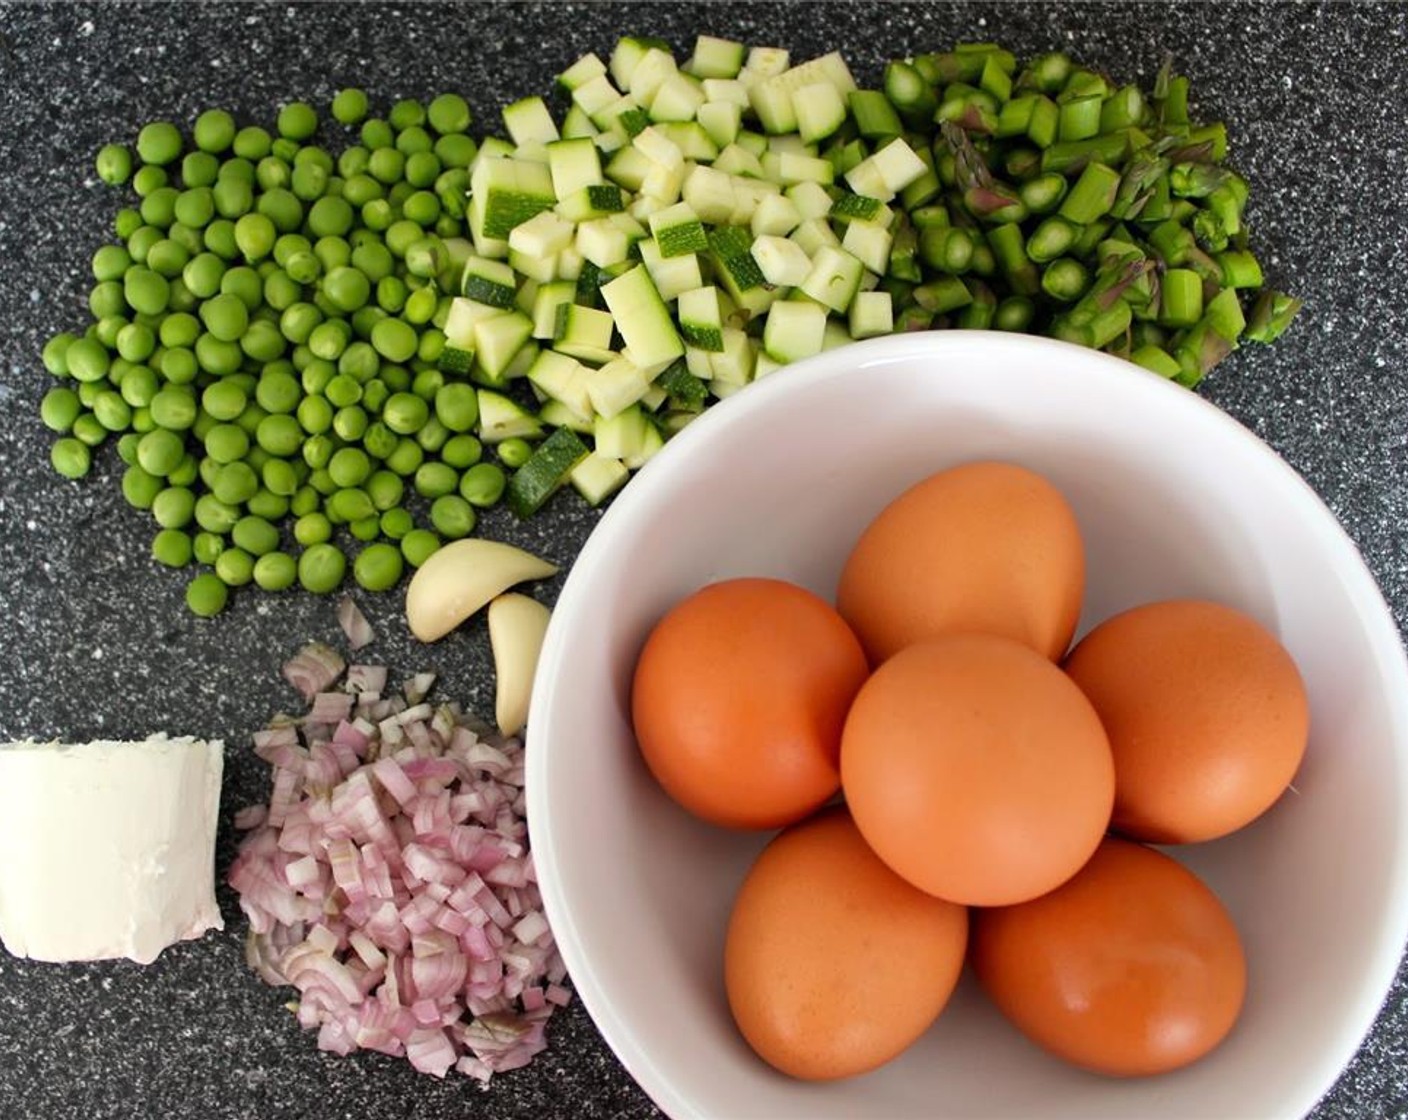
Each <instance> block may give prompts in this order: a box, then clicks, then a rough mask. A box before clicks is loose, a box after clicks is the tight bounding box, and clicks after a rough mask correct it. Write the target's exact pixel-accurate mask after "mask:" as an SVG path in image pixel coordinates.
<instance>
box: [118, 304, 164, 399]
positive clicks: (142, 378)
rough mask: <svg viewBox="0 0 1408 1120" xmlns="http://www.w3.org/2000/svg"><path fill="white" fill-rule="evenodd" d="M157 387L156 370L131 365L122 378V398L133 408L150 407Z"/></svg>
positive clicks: (158, 385) (158, 386)
mask: <svg viewBox="0 0 1408 1120" xmlns="http://www.w3.org/2000/svg"><path fill="white" fill-rule="evenodd" d="M133 325H134V326H136V325H139V324H133ZM159 388H160V383H159V382H158V381H157V376H156V372H155V371H154V370H153V369H152V368H151V367H150V366H133V367H132V368H131V369H130V370H129V371H128V372H127V373H126V374H125V375H124V376H123V378H122V399H123V400H125V401H126V402H127V403H128V404H130V405H131V406H132V407H133V408H147V409H150V406H151V403H152V401H154V400H155V399H156V394H157V391H158V389H159Z"/></svg>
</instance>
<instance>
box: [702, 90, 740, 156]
mask: <svg viewBox="0 0 1408 1120" xmlns="http://www.w3.org/2000/svg"><path fill="white" fill-rule="evenodd" d="M695 119H696V120H698V121H699V124H700V127H701V128H703V129H704V131H705V132H706V133H707V134H708V136H709V139H710V140H712V141H713V142H714V145H715V151H717V150H718V149H720V148H723V147H724V146H725V145H728V144H732V143H733V142H734V140H735V139H736V138H737V137H738V130H739V128H741V127H742V124H743V109H742V107H741V106H739V105H738V104H737V103H736V102H733V101H705V102H704V104H703V105H701V106H699V112H698V113H696V114H695Z"/></svg>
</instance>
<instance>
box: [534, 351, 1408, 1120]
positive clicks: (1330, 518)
mask: <svg viewBox="0 0 1408 1120" xmlns="http://www.w3.org/2000/svg"><path fill="white" fill-rule="evenodd" d="M975 345H976V346H979V347H989V348H991V349H992V350H994V351H997V352H1001V353H1003V354H1004V356H1009V357H1011V358H1012V359H1016V360H1021V359H1025V360H1027V361H1029V362H1032V363H1033V364H1038V363H1039V362H1040V360H1041V358H1042V357H1043V355H1044V354H1045V355H1048V356H1049V355H1050V354H1053V353H1059V354H1061V355H1062V356H1063V358H1064V359H1065V360H1066V361H1070V360H1071V359H1073V358H1074V359H1075V360H1076V361H1077V362H1081V363H1083V364H1085V365H1087V366H1088V367H1089V376H1091V377H1092V378H1096V379H1108V378H1118V379H1120V381H1121V382H1123V383H1124V384H1125V385H1126V386H1127V385H1128V384H1129V383H1130V382H1131V380H1132V379H1142V381H1143V382H1144V385H1145V389H1140V390H1136V391H1137V392H1145V391H1148V392H1151V393H1154V394H1159V393H1163V394H1166V396H1165V400H1166V402H1167V403H1166V404H1165V405H1164V407H1166V408H1173V409H1184V410H1185V411H1187V412H1188V413H1189V414H1191V415H1193V416H1194V417H1196V419H1195V421H1194V422H1195V423H1198V424H1203V425H1212V426H1213V427H1216V428H1219V429H1221V431H1222V433H1223V435H1224V436H1225V437H1227V438H1229V439H1232V440H1233V441H1235V442H1240V443H1241V444H1243V445H1244V447H1247V448H1249V449H1251V450H1252V452H1253V453H1254V454H1257V455H1259V456H1261V457H1263V458H1264V459H1265V460H1266V462H1267V466H1268V469H1269V470H1270V471H1271V472H1272V473H1273V474H1274V475H1276V476H1277V477H1278V478H1279V479H1280V481H1281V483H1282V484H1289V489H1290V490H1292V491H1298V492H1299V497H1300V499H1301V501H1302V502H1303V503H1304V505H1305V509H1306V514H1307V516H1309V517H1312V518H1314V519H1316V520H1318V521H1319V522H1320V523H1321V524H1320V526H1319V531H1320V533H1321V534H1322V535H1323V536H1324V538H1325V543H1326V548H1327V550H1328V551H1329V553H1330V555H1331V558H1332V560H1333V562H1334V564H1335V567H1336V569H1337V570H1338V572H1339V574H1340V576H1341V578H1342V579H1343V581H1344V586H1345V590H1346V594H1347V595H1348V597H1349V599H1350V601H1351V602H1352V603H1353V604H1354V607H1355V611H1356V613H1357V615H1358V618H1359V619H1360V622H1361V625H1362V627H1363V629H1364V633H1365V637H1366V640H1367V642H1368V645H1369V647H1370V649H1371V651H1372V655H1373V659H1374V661H1375V663H1376V664H1377V665H1378V666H1379V667H1380V668H1381V670H1382V671H1383V674H1384V675H1385V676H1389V677H1396V678H1397V679H1398V680H1399V682H1400V684H1401V685H1402V686H1403V687H1402V688H1400V689H1398V690H1396V691H1395V692H1394V693H1392V694H1391V695H1390V696H1389V697H1388V698H1387V701H1388V706H1389V709H1390V720H1391V723H1390V726H1391V727H1393V728H1395V729H1396V732H1397V734H1396V735H1395V741H1396V742H1398V743H1399V744H1400V746H1402V745H1403V744H1405V743H1408V653H1405V648H1404V639H1403V636H1402V635H1401V633H1400V632H1399V629H1398V626H1397V623H1396V622H1395V620H1394V618H1393V613H1392V610H1391V609H1390V607H1389V605H1388V603H1387V601H1386V600H1385V599H1384V597H1383V593H1382V591H1381V589H1380V588H1379V585H1378V583H1377V581H1376V580H1375V578H1374V576H1373V573H1372V572H1371V571H1370V569H1369V567H1368V565H1367V563H1366V562H1365V560H1364V557H1363V555H1362V554H1361V553H1360V551H1359V549H1358V547H1357V546H1356V545H1355V543H1354V541H1353V540H1352V538H1351V537H1350V536H1349V533H1348V532H1347V531H1346V530H1345V528H1344V526H1343V525H1342V524H1341V523H1340V521H1339V518H1338V517H1336V516H1335V514H1334V512H1333V511H1332V510H1331V509H1330V508H1329V506H1328V505H1326V504H1325V502H1324V500H1323V499H1322V498H1321V497H1320V495H1319V494H1318V493H1317V492H1316V491H1315V489H1314V488H1313V487H1312V486H1311V485H1310V484H1309V483H1308V482H1307V481H1306V480H1305V479H1304V478H1303V477H1302V476H1301V475H1300V473H1299V472H1298V471H1297V470H1296V469H1295V468H1294V467H1292V466H1291V465H1290V463H1289V462H1287V461H1286V460H1285V459H1284V458H1283V457H1282V456H1281V455H1280V454H1279V453H1278V452H1277V451H1276V450H1275V448H1273V447H1272V446H1271V445H1270V444H1268V443H1267V442H1265V441H1264V440H1262V439H1261V438H1260V437H1258V436H1257V435H1256V434H1255V433H1254V432H1252V431H1251V430H1250V429H1249V428H1247V427H1246V426H1245V425H1243V424H1242V423H1241V422H1239V421H1238V420H1237V419H1236V418H1235V417H1233V416H1232V415H1231V414H1229V413H1227V412H1225V411H1223V410H1222V409H1221V408H1219V407H1218V406H1217V405H1215V404H1213V403H1212V402H1211V401H1209V400H1207V399H1206V398H1204V397H1201V396H1198V395H1197V394H1195V393H1193V392H1190V391H1189V390H1187V389H1185V388H1183V387H1181V386H1179V385H1176V384H1175V383H1173V382H1171V381H1169V380H1167V379H1165V378H1163V377H1160V376H1159V375H1157V374H1155V373H1153V372H1151V371H1149V370H1146V369H1144V368H1142V367H1140V366H1137V365H1135V364H1134V363H1132V362H1128V361H1125V360H1124V359H1121V358H1117V357H1114V356H1112V355H1109V354H1105V353H1102V352H1100V351H1095V350H1089V349H1087V348H1085V347H1081V346H1077V345H1074V344H1072V343H1066V342H1061V341H1057V340H1054V339H1049V338H1043V337H1039V336H1035V335H1023V334H1006V333H998V332H989V331H973V330H945V331H919V332H911V333H907V334H899V335H887V336H883V337H879V338H873V339H867V340H865V341H861V342H854V343H850V344H848V345H846V346H844V347H838V348H836V349H834V350H830V351H825V352H823V353H820V354H817V355H815V356H813V357H810V358H805V359H803V360H801V361H799V362H795V363H793V364H791V365H789V366H787V367H786V368H785V369H784V370H779V371H778V372H776V373H774V374H772V375H770V376H769V377H767V378H766V379H765V380H764V381H762V382H761V383H753V384H750V385H748V386H747V390H748V391H747V392H746V393H739V394H736V395H735V396H734V397H730V398H729V399H728V400H726V401H720V402H716V403H715V405H714V406H713V407H711V408H709V409H707V410H706V411H705V413H704V414H703V415H701V416H700V417H699V418H698V419H696V420H695V421H693V422H692V423H690V424H689V425H688V426H687V427H686V428H684V429H683V430H682V431H680V432H679V433H677V434H676V435H675V436H673V437H672V438H671V439H670V440H669V441H668V442H667V443H666V445H665V446H664V448H662V449H661V450H660V451H659V453H657V454H656V455H655V456H654V457H653V458H652V459H651V460H650V462H648V463H647V464H646V465H645V466H644V467H643V468H642V469H641V470H640V471H638V472H637V473H636V475H635V476H634V477H632V479H631V480H630V484H629V485H628V486H627V487H626V488H625V489H624V490H623V491H622V492H621V493H620V494H619V495H617V496H616V498H615V499H614V500H613V501H612V503H611V505H610V506H609V507H608V509H607V510H606V512H605V513H604V514H603V516H602V518H601V520H600V521H599V522H598V523H597V524H596V526H595V527H594V528H593V529H592V532H591V534H590V535H589V536H588V538H587V541H586V543H585V544H584V545H583V547H582V549H581V551H580V552H579V553H578V555H577V558H576V560H575V561H573V563H572V566H571V568H570V570H569V572H568V574H567V578H566V581H565V582H564V585H563V587H562V590H561V593H560V594H559V596H558V599H557V603H556V605H555V606H554V608H553V612H552V618H551V620H550V622H549V624H548V629H547V633H546V635H545V637H544V641H543V646H542V652H541V655H540V657H539V661H538V667H537V670H536V674H535V678H534V684H533V695H534V696H536V697H539V698H540V699H539V701H538V705H537V711H538V713H539V720H538V723H537V724H536V726H534V725H533V724H531V723H530V725H529V727H528V729H527V733H526V740H525V741H526V756H527V757H526V765H525V779H524V780H525V786H526V791H527V819H528V828H529V836H530V842H531V844H532V850H533V858H534V866H535V868H536V870H537V878H538V886H539V890H540V893H541V895H542V899H543V908H544V912H545V914H546V916H547V918H548V921H549V923H550V925H551V927H552V929H553V931H554V937H555V940H556V944H557V948H558V951H559V952H560V953H561V955H562V959H563V962H564V963H565V965H566V967H567V970H568V974H569V975H570V977H571V982H572V985H573V987H574V988H575V989H576V991H577V992H578V994H579V995H580V997H581V999H582V1003H583V1005H584V1006H585V1008H586V1010H587V1012H588V1014H589V1016H590V1017H591V1019H592V1021H593V1022H594V1024H595V1025H596V1028H597V1030H598V1031H599V1032H600V1033H601V1035H602V1037H603V1039H604V1040H605V1041H606V1043H607V1045H608V1046H609V1047H610V1048H611V1050H612V1052H613V1053H614V1054H615V1055H616V1057H617V1059H618V1060H619V1061H620V1062H621V1064H622V1065H623V1066H624V1067H625V1068H626V1070H627V1072H628V1073H629V1074H630V1075H631V1077H632V1078H633V1079H634V1080H635V1082H636V1083H637V1084H638V1085H639V1086H640V1088H641V1089H642V1090H643V1091H644V1092H645V1093H646V1094H647V1095H648V1096H649V1097H650V1098H651V1100H652V1101H653V1102H654V1103H655V1104H656V1105H657V1106H658V1107H659V1108H660V1109H661V1110H662V1111H663V1112H664V1113H665V1114H666V1115H667V1116H670V1117H672V1118H673V1120H687V1118H698V1120H712V1118H711V1117H710V1116H709V1114H708V1113H707V1112H705V1111H702V1110H701V1109H700V1108H699V1106H698V1102H696V1101H694V1100H691V1099H689V1098H687V1097H685V1096H684V1095H682V1094H681V1093H680V1092H679V1091H678V1090H677V1089H676V1088H675V1086H674V1085H672V1084H671V1082H670V1079H669V1078H668V1077H667V1076H666V1074H665V1072H664V1071H663V1070H662V1069H660V1068H659V1066H658V1065H657V1064H656V1062H655V1061H654V1060H653V1059H652V1058H651V1056H650V1054H649V1052H648V1050H647V1049H646V1048H645V1047H643V1046H641V1045H639V1044H638V1042H637V1036H636V1032H635V1030H634V1029H633V1028H632V1027H631V1026H630V1025H629V1023H628V1022H627V1021H626V1020H625V1018H624V1017H623V1016H622V1015H620V1014H619V1011H618V1008H617V1006H616V1004H615V1002H614V1001H613V999H612V998H611V996H610V994H609V993H608V992H607V991H606V990H605V989H604V987H603V986H602V985H601V984H599V983H598V980H597V977H596V974H595V972H594V970H593V969H592V967H591V963H590V961H589V959H588V954H587V948H586V946H585V944H584V943H583V940H582V938H581V936H580V932H579V930H578V927H577V925H576V923H575V921H574V920H573V916H572V911H571V908H570V906H569V903H568V900H567V892H566V890H565V887H564V885H563V883H562V880H561V879H560V877H559V876H558V874H557V867H556V861H555V858H554V851H555V840H554V826H553V822H552V818H551V815H550V814H549V812H548V806H547V788H548V780H549V779H548V773H547V771H548V765H549V764H548V761H547V756H548V754H549V751H550V748H549V747H548V746H547V745H546V743H547V742H548V741H549V739H550V737H551V735H552V732H553V721H552V717H551V715H550V714H549V715H547V716H546V717H544V715H543V714H542V713H544V711H545V709H547V710H549V711H550V709H548V705H547V703H546V702H545V700H544V699H542V698H545V697H548V696H550V695H551V693H552V687H553V686H552V682H553V678H554V677H559V678H560V677H561V676H562V675H563V672H564V669H565V664H564V658H565V654H564V649H563V647H564V644H565V641H566V634H567V630H568V628H569V626H570V625H571V623H572V619H573V617H574V616H575V615H576V614H577V613H578V609H577V608H578V603H579V602H585V601H587V600H588V599H589V598H590V583H591V581H592V576H593V575H594V573H595V572H596V571H597V569H598V568H600V567H601V566H602V558H603V557H604V556H605V555H606V554H607V550H608V548H609V542H610V538H611V536H612V534H613V533H614V532H615V531H616V527H617V526H618V525H621V524H623V523H628V522H630V521H631V520H632V519H633V518H634V517H636V513H635V511H636V510H637V509H638V508H640V507H643V506H647V505H648V504H649V503H650V497H651V495H652V494H653V493H654V491H656V490H658V489H661V488H663V487H665V486H666V479H667V478H668V475H669V471H670V469H671V465H672V464H674V463H675V462H677V461H683V460H685V459H686V458H687V457H688V456H691V455H693V454H695V449H696V446H703V445H706V444H707V443H708V441H710V440H712V439H713V438H714V433H715V432H716V431H721V430H723V429H725V428H726V427H727V426H729V425H734V424H738V423H741V422H742V421H743V420H744V417H745V416H746V415H747V413H748V412H749V411H755V412H756V411H758V410H761V409H766V408H767V407H769V402H770V400H771V399H772V398H773V397H780V396H785V395H788V394H797V393H802V392H805V391H807V388H808V386H811V385H813V384H814V383H823V382H829V381H833V380H836V379H838V378H845V377H853V376H858V375H859V374H860V373H861V371H863V370H865V369H867V368H873V367H875V366H881V365H891V364H896V363H903V362H905V361H907V360H913V359H915V358H919V357H923V358H926V359H931V360H932V359H934V358H935V357H936V356H940V355H942V354H943V353H944V352H945V351H950V350H955V351H963V350H969V349H971V348H972V347H973V346H975ZM720 406H726V407H720ZM1400 753H1401V754H1402V757H1403V762H1404V764H1405V767H1406V768H1408V752H1402V751H1401V752H1400ZM1398 800H1399V802H1400V803H1401V804H1402V805H1404V807H1405V808H1408V786H1404V787H1403V788H1400V790H1399V793H1398ZM1390 862H1391V865H1392V866H1393V868H1394V872H1393V874H1392V875H1391V876H1390V882H1391V883H1392V884H1393V885H1392V887H1391V888H1390V894H1389V897H1388V898H1387V899H1386V900H1385V905H1384V911H1383V913H1384V919H1383V921H1381V922H1380V924H1379V930H1378V934H1377V937H1376V940H1375V943H1374V947H1373V951H1372V953H1371V954H1369V958H1370V959H1369V967H1368V971H1367V975H1368V976H1370V977H1371V978H1372V982H1371V983H1365V984H1363V985H1361V987H1360V990H1359V991H1358V992H1356V993H1355V995H1354V996H1353V998H1352V1000H1351V1001H1350V1005H1349V1007H1348V1009H1347V1011H1346V1013H1345V1015H1344V1017H1343V1022H1342V1023H1341V1025H1340V1027H1339V1029H1338V1030H1337V1031H1336V1036H1335V1039H1334V1042H1333V1044H1332V1045H1330V1046H1327V1047H1325V1048H1324V1049H1323V1051H1322V1053H1321V1055H1320V1057H1319V1059H1318V1061H1317V1062H1316V1063H1315V1069H1314V1070H1313V1072H1311V1073H1309V1074H1308V1080H1309V1082H1310V1083H1313V1084H1314V1086H1315V1090H1316V1091H1315V1098H1314V1100H1310V1101H1307V1102H1306V1107H1307V1108H1311V1107H1313V1106H1314V1103H1315V1101H1316V1100H1319V1099H1320V1098H1321V1097H1323V1096H1324V1095H1325V1093H1326V1092H1328V1091H1329V1090H1330V1088H1331V1087H1333V1085H1334V1084H1335V1082H1336V1081H1337V1080H1338V1078H1339V1077H1340V1075H1341V1074H1342V1073H1343V1072H1344V1070H1345V1069H1346V1068H1347V1067H1348V1065H1349V1063H1350V1061H1351V1060H1352V1059H1353V1057H1354V1056H1355V1054H1356V1053H1357V1052H1358V1050H1359V1048H1360V1047H1361V1046H1362V1045H1363V1042H1364V1040H1365V1039H1366V1038H1367V1037H1368V1035H1369V1032H1370V1031H1371V1030H1372V1028H1373V1026H1374V1022H1375V1020H1376V1018H1377V1017H1378V1014H1379V1012H1380V1011H1381V1009H1382V1008H1383V1006H1384V1005H1385V1002H1386V1000H1387V998H1388V996H1389V994H1390V992H1391V989H1392V985H1393V981H1394V978H1395V977H1396V975H1397V971H1398V968H1399V965H1400V963H1401V962H1402V961H1403V960H1404V950H1405V942H1408V828H1401V829H1400V830H1399V832H1398V836H1397V844H1396V851H1394V852H1393V853H1392V854H1391V856H1390Z"/></svg>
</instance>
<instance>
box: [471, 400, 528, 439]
mask: <svg viewBox="0 0 1408 1120" xmlns="http://www.w3.org/2000/svg"><path fill="white" fill-rule="evenodd" d="M478 397H479V428H478V432H479V438H480V439H481V440H483V441H484V442H485V443H502V442H503V441H504V440H506V439H537V438H538V437H539V436H541V435H542V434H543V426H542V424H540V423H539V422H538V418H537V417H536V416H534V415H533V414H532V413H531V412H529V411H528V410H527V409H526V408H523V407H522V406H521V405H519V404H518V402H517V401H513V400H510V399H509V398H508V397H506V396H504V395H503V394H502V393H496V392H494V391H493V390H491V389H480V390H479V393H478Z"/></svg>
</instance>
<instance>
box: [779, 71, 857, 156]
mask: <svg viewBox="0 0 1408 1120" xmlns="http://www.w3.org/2000/svg"><path fill="white" fill-rule="evenodd" d="M792 115H793V116H794V117H796V119H797V131H798V132H799V133H800V134H801V137H802V139H803V140H804V141H805V142H806V143H808V144H814V143H816V142H817V141H818V140H825V139H826V138H827V137H828V136H830V135H831V134H832V133H834V132H835V131H836V130H837V129H838V128H840V127H841V125H843V124H844V123H845V121H846V95H845V94H844V93H843V92H842V91H841V90H839V89H837V88H836V87H835V86H834V85H832V84H831V83H830V82H812V83H811V84H810V85H805V86H800V87H799V88H797V89H795V90H793V91H792Z"/></svg>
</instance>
